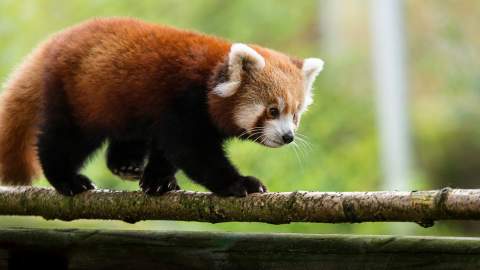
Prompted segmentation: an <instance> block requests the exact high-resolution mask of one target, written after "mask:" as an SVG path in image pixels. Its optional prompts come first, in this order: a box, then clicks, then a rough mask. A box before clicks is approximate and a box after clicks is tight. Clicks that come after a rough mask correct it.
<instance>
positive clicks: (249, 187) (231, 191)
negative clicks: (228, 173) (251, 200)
mask: <svg viewBox="0 0 480 270" xmlns="http://www.w3.org/2000/svg"><path fill="white" fill-rule="evenodd" d="M213 192H214V193H215V194H216V195H219V196H225V197H226V196H234V197H245V196H247V195H248V194H251V193H264V192H267V187H265V186H264V185H263V184H262V182H260V180H258V179H257V178H255V177H253V176H240V178H239V179H238V180H237V181H235V182H233V183H232V184H231V185H230V186H228V187H226V188H224V189H222V190H214V191H213Z"/></svg>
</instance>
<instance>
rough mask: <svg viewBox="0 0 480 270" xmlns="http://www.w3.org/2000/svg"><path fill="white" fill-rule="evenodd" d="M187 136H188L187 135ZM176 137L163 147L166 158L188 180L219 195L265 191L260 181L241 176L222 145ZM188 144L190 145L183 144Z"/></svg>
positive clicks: (219, 142)
mask: <svg viewBox="0 0 480 270" xmlns="http://www.w3.org/2000/svg"><path fill="white" fill-rule="evenodd" d="M187 136H188V135H187ZM178 138H180V140H179V141H177V142H174V141H171V142H169V144H165V145H164V147H165V152H166V154H167V158H168V159H169V160H171V161H172V162H173V164H175V166H178V168H179V169H181V170H182V171H183V172H185V174H187V175H188V177H189V178H190V179H192V180H194V181H196V182H197V183H199V184H201V185H203V186H204V187H206V188H207V189H209V190H210V191H212V192H214V193H215V194H217V195H220V196H236V197H244V196H246V195H247V194H250V193H263V192H266V191H267V188H266V187H265V186H264V185H263V184H262V183H261V182H260V180H258V179H256V178H255V177H251V176H242V175H240V174H239V172H238V171H237V169H236V168H235V166H233V165H232V164H231V162H230V161H229V160H228V158H227V157H226V155H225V152H224V150H223V147H222V144H221V143H222V142H221V141H218V142H215V141H214V140H212V141H208V140H204V141H202V142H201V143H195V142H196V141H195V139H191V138H188V139H187V138H184V137H183V138H182V137H181V136H178ZM186 142H192V143H186Z"/></svg>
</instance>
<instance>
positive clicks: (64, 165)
mask: <svg viewBox="0 0 480 270" xmlns="http://www.w3.org/2000/svg"><path fill="white" fill-rule="evenodd" d="M74 130H75V129H74V128H72V127H71V126H69V125H68V124H66V123H65V124H62V123H58V122H57V123H55V122H54V121H50V122H49V123H46V125H44V126H43V127H42V128H41V133H40V135H39V137H38V155H39V158H40V164H41V166H42V170H43V173H44V175H45V177H46V178H47V180H48V181H49V182H50V184H51V185H52V186H53V187H54V188H55V189H56V190H57V191H58V192H59V193H61V194H63V195H66V196H73V195H76V194H78V193H81V192H84V191H86V190H90V189H94V188H95V186H94V185H93V184H92V182H91V181H90V180H89V179H88V178H87V177H86V176H84V175H81V174H78V171H79V170H80V169H81V167H82V166H83V164H84V162H85V160H86V159H87V158H88V156H89V155H90V154H91V153H92V152H93V151H94V150H95V149H97V148H98V147H99V146H100V145H101V142H102V140H101V139H100V138H95V137H86V136H85V135H82V134H81V133H80V132H75V131H74Z"/></svg>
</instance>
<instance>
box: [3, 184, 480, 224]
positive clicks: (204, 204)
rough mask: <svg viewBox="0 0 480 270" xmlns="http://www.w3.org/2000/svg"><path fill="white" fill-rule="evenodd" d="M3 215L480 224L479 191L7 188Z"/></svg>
mask: <svg viewBox="0 0 480 270" xmlns="http://www.w3.org/2000/svg"><path fill="white" fill-rule="evenodd" d="M0 215H21V216H42V217H44V218H45V219H60V220H65V221H70V220H74V219H110V220H123V221H125V222H129V223H133V222H137V221H140V220H183V221H204V222H212V223H217V222H228V221H247V222H266V223H272V224H284V223H290V222H324V223H344V222H351V223H357V222H371V221H410V222H417V223H419V224H420V225H422V226H425V227H429V226H432V225H433V222H434V221H435V220H447V219H456V220H480V190H475V189H472V190H467V189H450V188H444V189H442V190H432V191H412V192H387V191H379V192H282V193H265V194H252V195H249V196H248V197H246V198H221V197H217V196H214V195H212V194H211V193H206V192H190V191H176V192H170V193H167V194H165V195H163V196H159V197H150V196H146V195H144V194H143V193H142V192H139V191H134V192H127V191H110V190H95V191H89V192H85V193H83V194H80V195H77V196H75V197H64V196H62V195H60V194H58V193H57V192H56V191H55V190H53V189H47V188H36V187H15V188H12V187H0Z"/></svg>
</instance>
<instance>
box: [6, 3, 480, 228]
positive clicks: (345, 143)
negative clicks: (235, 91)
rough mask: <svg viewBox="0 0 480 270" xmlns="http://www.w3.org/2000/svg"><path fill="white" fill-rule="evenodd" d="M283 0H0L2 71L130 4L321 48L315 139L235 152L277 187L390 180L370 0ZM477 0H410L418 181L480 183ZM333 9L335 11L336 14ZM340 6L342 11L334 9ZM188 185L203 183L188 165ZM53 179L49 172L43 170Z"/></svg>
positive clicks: (311, 120) (174, 20) (307, 122)
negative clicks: (381, 135)
mask: <svg viewBox="0 0 480 270" xmlns="http://www.w3.org/2000/svg"><path fill="white" fill-rule="evenodd" d="M327 2H328V1H309V0H306V1H287V0H284V1H281V0H262V1H257V0H237V1H224V0H188V1H187V0H184V1H179V0H162V1H160V0H136V1H118V0H69V1H60V0H43V1H42V0H31V1H17V0H0V78H1V79H2V81H4V79H5V78H6V76H7V75H8V74H9V72H10V71H12V69H13V68H14V67H15V65H17V64H19V63H20V62H21V60H22V58H23V57H24V56H25V55H26V54H28V52H29V51H30V50H32V48H34V47H35V45H36V44H37V43H39V42H40V41H41V40H43V39H45V38H47V37H48V36H49V35H50V34H51V33H54V32H56V31H59V30H61V29H63V28H64V27H67V26H70V25H72V24H75V23H78V22H81V21H83V20H85V19H88V18H92V17H100V16H132V17H136V18H141V19H144V20H147V21H151V22H157V23H164V24H169V25H174V26H177V27H182V28H188V29H195V30H198V31H201V32H205V33H210V34H214V35H219V36H222V37H225V38H228V39H230V40H232V41H241V42H247V43H249V42H250V43H257V44H260V45H263V46H265V47H271V48H274V49H277V50H280V51H283V52H286V53H289V54H292V55H295V56H298V57H312V56H315V57H321V58H323V59H324V60H325V61H326V68H325V71H324V72H322V73H321V75H320V76H319V77H318V79H317V81H316V83H315V90H314V91H315V103H314V105H312V106H311V108H310V110H309V112H308V113H307V114H306V115H305V116H304V118H303V122H302V125H301V128H300V132H301V133H302V134H304V135H306V136H308V138H309V139H308V141H309V143H310V146H304V147H301V148H300V149H297V150H296V151H295V149H293V148H292V147H285V148H283V149H267V148H264V147H260V146H258V145H255V144H253V143H245V142H244V143H239V142H237V141H234V142H232V143H230V145H229V147H228V148H229V153H230V156H231V159H232V160H233V162H234V163H235V164H237V165H238V167H239V168H240V169H241V171H242V172H243V173H245V174H249V175H255V176H258V177H259V178H260V179H262V180H263V181H264V182H265V183H266V185H267V186H268V187H269V189H270V190H271V191H294V190H317V191H367V190H379V189H381V187H382V170H381V165H380V164H381V161H380V155H379V152H380V150H379V143H378V130H377V123H376V119H377V118H376V110H375V91H374V82H373V76H372V71H371V70H372V67H371V66H372V63H371V62H372V61H371V53H372V50H371V42H370V41H371V38H370V34H371V33H370V28H369V23H370V21H369V6H368V5H366V2H367V1H361V0H356V1H340V2H342V3H343V4H342V5H341V7H342V8H341V9H336V10H334V12H335V13H334V14H327V13H326V12H325V11H324V7H325V6H324V5H326V3H327ZM479 16H480V2H479V1H467V0H465V1H434V0H425V1H414V0H410V1H405V22H406V35H407V39H406V42H407V56H408V60H407V63H408V65H407V67H408V77H409V84H408V85H409V91H410V93H409V117H410V121H411V133H412V134H411V136H412V144H413V164H414V172H413V173H412V177H411V179H410V180H411V181H410V182H409V183H410V184H409V187H410V188H411V189H437V188H441V187H444V186H451V187H463V188H467V187H468V188H478V184H477V181H476V180H477V171H478V170H479V169H480V162H479V159H478V158H477V157H478V156H480V126H479V125H478V124H477V123H478V120H479V119H480V107H479V106H478V104H479V100H480V73H479V71H480V68H479V65H480V59H479V56H480V54H479V52H480V35H479V32H478V31H479V30H478V26H479V24H478V18H479ZM328 18H330V19H328ZM332 18H334V19H333V20H332ZM85 173H86V174H87V175H89V176H90V177H91V178H92V179H94V181H95V183H96V184H97V185H98V186H99V187H101V188H111V189H121V190H125V189H128V190H135V189H137V188H138V187H137V183H133V182H124V181H121V180H119V179H117V178H116V177H114V176H113V175H112V174H110V172H109V171H108V170H107V168H106V166H105V162H104V154H103V151H102V152H100V153H99V154H97V158H95V159H94V160H93V161H92V162H90V164H89V165H88V166H87V167H86V169H85ZM180 178H181V186H182V187H183V188H185V189H189V190H202V188H201V187H199V186H197V185H195V184H192V183H191V182H190V181H188V180H186V179H185V177H183V176H180ZM38 185H45V186H47V185H48V184H47V183H46V181H45V180H42V181H40V182H38ZM0 226H29V227H48V228H51V227H86V228H122V229H135V230H137V229H139V230H140V229H162V230H163V229H175V230H228V231H257V232H260V231H261V232H302V233H359V234H386V233H389V234H391V233H393V234H395V233H398V234H399V233H408V234H419V235H480V229H477V228H478V223H471V222H469V223H466V222H439V223H438V224H437V225H436V226H434V227H433V228H429V229H424V228H421V227H420V226H418V225H415V224H386V223H378V224H373V223H367V224H337V225H328V224H304V223H295V224H289V225H267V224H258V223H225V224H215V225H213V224H206V223H196V222H159V221H148V222H139V223H137V224H134V225H131V224H126V223H123V222H116V221H83V220H80V221H73V222H60V221H44V220H43V219H40V218H33V217H22V218H20V217H0Z"/></svg>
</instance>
